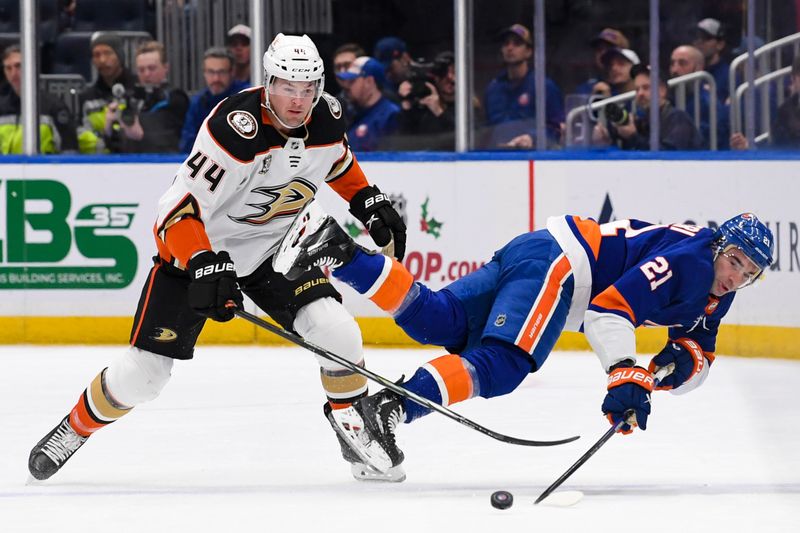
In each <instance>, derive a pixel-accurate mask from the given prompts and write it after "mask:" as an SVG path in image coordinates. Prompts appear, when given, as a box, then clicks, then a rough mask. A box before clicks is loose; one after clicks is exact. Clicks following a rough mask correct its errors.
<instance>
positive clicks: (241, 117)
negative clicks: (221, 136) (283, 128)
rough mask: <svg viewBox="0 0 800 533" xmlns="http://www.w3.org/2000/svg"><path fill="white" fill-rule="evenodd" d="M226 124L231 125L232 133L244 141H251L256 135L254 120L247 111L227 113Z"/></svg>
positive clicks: (256, 125) (256, 129) (256, 128)
mask: <svg viewBox="0 0 800 533" xmlns="http://www.w3.org/2000/svg"><path fill="white" fill-rule="evenodd" d="M228 124H230V125H231V128H233V131H235V132H236V133H238V134H239V135H241V136H242V137H244V138H245V139H252V138H253V137H255V136H256V133H258V124H257V123H256V119H255V117H253V115H251V114H250V113H248V112H247V111H231V112H230V113H228Z"/></svg>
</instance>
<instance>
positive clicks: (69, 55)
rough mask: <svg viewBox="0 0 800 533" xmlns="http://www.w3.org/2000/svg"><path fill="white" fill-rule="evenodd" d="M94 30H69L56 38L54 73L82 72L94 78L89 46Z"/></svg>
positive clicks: (82, 74) (88, 77)
mask: <svg viewBox="0 0 800 533" xmlns="http://www.w3.org/2000/svg"><path fill="white" fill-rule="evenodd" d="M92 33H93V32H77V31H72V32H67V33H62V34H61V35H59V36H58V38H57V39H56V46H55V50H54V53H53V64H52V73H53V74H80V75H81V76H83V77H84V79H86V80H91V79H92V77H93V76H92V54H91V49H90V47H89V42H90V41H91V38H92Z"/></svg>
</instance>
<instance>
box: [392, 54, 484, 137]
mask: <svg viewBox="0 0 800 533" xmlns="http://www.w3.org/2000/svg"><path fill="white" fill-rule="evenodd" d="M424 66H425V68H424V70H420V71H419V72H416V73H414V74H412V76H411V78H410V79H409V80H406V81H404V82H402V83H401V84H400V87H399V89H398V94H399V95H400V98H401V102H400V114H399V115H398V116H397V124H398V134H399V135H395V136H393V137H392V149H396V150H449V151H452V150H454V149H455V127H456V116H455V115H456V110H455V98H456V68H455V56H454V55H453V52H450V51H446V52H441V53H439V54H438V55H437V56H436V57H435V58H434V60H433V63H430V64H425V65H424ZM475 104H476V105H478V104H477V100H476V101H475Z"/></svg>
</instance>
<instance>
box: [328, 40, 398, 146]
mask: <svg viewBox="0 0 800 533" xmlns="http://www.w3.org/2000/svg"><path fill="white" fill-rule="evenodd" d="M336 77H337V78H338V80H339V84H340V85H341V86H342V90H343V91H344V93H345V95H347V98H348V99H350V101H351V102H353V105H354V107H355V111H356V114H355V117H354V119H353V123H352V124H351V125H350V128H349V129H348V130H347V140H348V142H349V143H350V148H352V149H353V150H354V151H355V152H369V151H374V150H377V149H378V148H379V145H380V142H381V140H382V139H383V137H385V136H386V135H389V134H391V133H392V132H394V130H395V129H396V127H397V114H398V113H399V112H400V108H399V107H398V106H397V104H395V103H394V102H392V101H391V100H389V99H388V98H386V97H385V96H384V95H383V93H382V92H381V89H382V88H383V87H384V85H385V84H386V78H385V76H384V70H383V65H381V63H380V62H379V61H378V60H377V59H375V58H372V57H369V56H361V57H358V58H356V60H355V61H353V64H352V65H350V68H348V69H347V70H345V71H344V72H337V73H336Z"/></svg>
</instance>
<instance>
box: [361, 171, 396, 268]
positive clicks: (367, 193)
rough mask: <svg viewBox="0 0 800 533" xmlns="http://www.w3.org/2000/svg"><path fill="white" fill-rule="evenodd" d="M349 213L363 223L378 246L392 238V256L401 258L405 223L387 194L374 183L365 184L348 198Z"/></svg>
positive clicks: (387, 242) (384, 244) (383, 244)
mask: <svg viewBox="0 0 800 533" xmlns="http://www.w3.org/2000/svg"><path fill="white" fill-rule="evenodd" d="M350 213H352V215H353V216H354V217H356V218H357V219H358V220H360V221H361V223H362V224H364V227H365V228H367V231H369V236H370V237H372V240H373V241H375V244H377V245H378V246H386V245H387V244H389V243H390V242H391V241H392V239H394V256H395V257H396V258H397V260H398V261H402V260H403V257H404V256H405V255H406V225H405V224H404V223H403V219H402V218H400V215H399V214H398V213H397V211H395V209H394V207H392V202H391V201H390V200H389V197H388V196H387V195H385V194H384V193H382V192H381V191H380V189H378V188H377V187H375V186H374V185H367V186H366V187H364V188H363V189H361V190H360V191H358V192H357V193H356V194H355V196H353V199H352V200H350Z"/></svg>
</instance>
